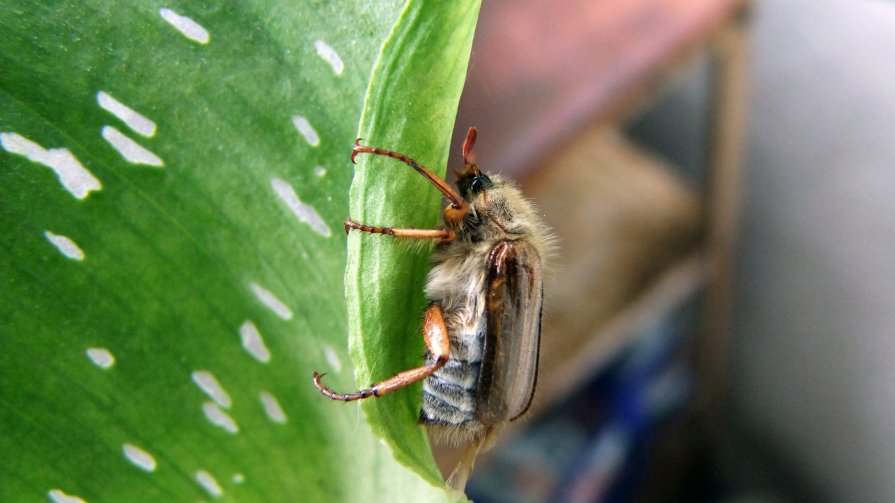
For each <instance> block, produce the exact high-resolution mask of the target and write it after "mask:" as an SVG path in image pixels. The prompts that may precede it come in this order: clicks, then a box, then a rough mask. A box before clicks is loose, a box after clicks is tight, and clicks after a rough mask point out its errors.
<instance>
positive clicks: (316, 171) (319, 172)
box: [314, 166, 326, 177]
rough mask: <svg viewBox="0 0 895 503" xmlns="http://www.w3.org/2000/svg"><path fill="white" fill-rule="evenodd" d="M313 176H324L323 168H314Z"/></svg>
mask: <svg viewBox="0 0 895 503" xmlns="http://www.w3.org/2000/svg"><path fill="white" fill-rule="evenodd" d="M314 174H315V175H317V176H321V177H322V176H324V175H326V168H324V167H323V166H317V167H316V168H314Z"/></svg>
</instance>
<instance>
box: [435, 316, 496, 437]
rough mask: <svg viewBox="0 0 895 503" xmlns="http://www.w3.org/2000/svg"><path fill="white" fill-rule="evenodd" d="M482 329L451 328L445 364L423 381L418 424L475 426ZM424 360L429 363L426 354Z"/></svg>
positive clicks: (472, 327)
mask: <svg viewBox="0 0 895 503" xmlns="http://www.w3.org/2000/svg"><path fill="white" fill-rule="evenodd" d="M449 330H450V328H449ZM483 330H484V326H483V324H482V323H477V324H475V323H474V324H472V326H468V325H467V326H466V327H463V328H460V329H456V327H455V331H454V332H453V333H452V334H451V352H450V358H449V359H448V362H447V364H445V365H444V366H443V367H442V368H440V369H438V370H437V371H436V372H435V373H434V374H432V375H431V376H429V377H428V378H426V380H425V381H423V404H422V411H421V412H420V422H421V423H424V424H433V425H444V426H461V427H469V426H478V424H479V423H478V419H477V418H476V387H477V385H478V380H479V370H480V369H481V366H482V345H483V340H484V339H483V337H484V333H483V332H482V331H483ZM427 360H431V357H430V356H429V355H427Z"/></svg>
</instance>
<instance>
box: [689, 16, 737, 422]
mask: <svg viewBox="0 0 895 503" xmlns="http://www.w3.org/2000/svg"><path fill="white" fill-rule="evenodd" d="M747 24H748V23H747V15H746V13H745V12H744V13H743V14H742V15H740V16H737V17H735V18H733V19H732V20H731V21H730V22H728V23H726V24H725V25H724V26H723V27H722V28H721V30H720V33H718V35H717V38H716V40H715V41H714V44H713V47H712V49H713V52H712V57H713V61H712V96H711V100H712V103H711V107H710V114H711V117H710V123H709V124H710V128H711V129H710V133H709V134H710V138H709V149H710V150H709V153H708V160H709V169H708V170H707V179H706V186H705V187H706V196H705V213H704V215H705V218H706V222H705V229H706V241H707V242H706V262H707V266H708V273H709V280H708V285H707V291H706V303H705V317H704V320H703V323H704V334H703V336H704V337H705V338H704V340H703V342H702V344H700V345H699V347H700V350H699V351H700V354H698V355H697V362H698V363H697V364H698V366H699V372H700V378H701V380H702V382H701V386H702V387H703V389H702V391H701V393H700V396H698V397H697V400H698V406H699V407H700V409H704V408H708V407H712V406H713V405H715V404H716V403H717V401H718V398H719V397H720V394H721V392H722V391H723V389H724V387H725V376H726V372H725V367H726V365H727V353H728V336H729V332H730V324H731V323H730V321H731V296H732V291H731V286H732V277H733V255H734V246H735V241H736V235H737V221H738V218H739V207H740V184H741V170H742V164H743V150H744V140H745V122H746V117H745V115H746V94H747V91H746V80H747V59H748V45H749V41H748V36H747V35H748V34H747V29H748V26H747Z"/></svg>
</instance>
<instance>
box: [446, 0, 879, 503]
mask: <svg viewBox="0 0 895 503" xmlns="http://www.w3.org/2000/svg"><path fill="white" fill-rule="evenodd" d="M457 124H458V128H457V131H455V134H454V144H459V143H460V142H461V141H462V138H463V137H464V135H465V131H466V128H467V127H468V126H470V125H475V126H477V127H478V128H479V142H478V144H477V146H476V155H477V161H478V163H479V164H480V165H481V166H482V167H484V168H485V169H489V170H492V171H499V172H504V173H509V174H511V175H512V176H514V177H515V178H517V179H518V180H520V182H521V183H522V185H523V186H524V189H525V191H526V193H527V194H528V195H529V196H530V197H532V198H533V199H535V201H536V202H537V203H538V205H539V207H540V208H541V209H542V210H543V212H544V214H545V216H546V218H547V219H548V220H549V221H550V223H551V225H553V226H554V227H555V229H556V231H557V234H558V236H559V238H560V243H561V250H562V251H561V253H560V255H559V256H558V257H557V258H556V259H555V260H554V261H553V267H552V269H553V273H552V275H551V279H550V281H549V282H548V284H547V307H546V311H545V322H544V328H543V332H542V348H541V374H540V375H539V387H538V391H537V393H536V396H535V402H534V406H533V409H532V411H531V413H530V414H529V416H528V417H527V418H526V419H525V420H523V421H520V422H518V424H515V423H514V424H513V426H512V427H511V428H510V430H509V431H508V432H507V434H506V435H505V436H504V438H503V440H502V441H501V442H500V443H499V444H498V445H497V446H496V447H495V448H494V449H493V450H492V451H491V452H490V453H489V454H488V455H487V456H484V457H482V458H481V459H480V461H479V465H478V467H477V471H476V473H475V475H474V477H473V479H472V480H471V482H470V486H469V493H470V496H471V497H472V498H473V499H475V501H477V502H482V503H484V502H527V501H531V502H536V501H575V502H598V501H736V502H746V501H749V502H786V501H820V502H838V501H849V502H864V501H866V502H883V501H895V477H893V476H892V474H893V473H895V333H893V327H895V309H893V308H892V304H893V285H895V198H893V197H891V196H892V194H893V193H895V171H893V169H895V2H891V1H884V0H877V1H870V0H868V1H859V0H853V1H850V2H837V1H833V0H789V1H784V0H761V1H756V2H749V1H743V0H702V1H698V0H601V1H585V0H575V1H569V2H563V3H562V4H561V7H560V5H558V4H556V3H552V2H549V1H548V0H519V1H517V2H512V3H510V2H485V4H484V6H483V10H482V14H481V21H480V24H479V28H478V31H477V34H476V42H475V46H474V48H473V59H472V64H471V67H470V72H469V77H468V83H467V87H466V90H465V92H464V97H463V100H462V102H461V110H460V116H459V118H458V122H457ZM457 162H458V161H457V160H456V159H455V160H454V162H453V164H452V165H454V166H456V165H457ZM438 454H439V461H440V463H441V464H442V466H443V467H449V466H451V463H452V462H453V460H454V459H455V456H456V453H454V452H452V451H450V450H447V449H445V450H442V451H441V452H439V453H438Z"/></svg>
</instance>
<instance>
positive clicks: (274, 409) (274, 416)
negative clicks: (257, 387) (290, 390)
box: [259, 391, 286, 424]
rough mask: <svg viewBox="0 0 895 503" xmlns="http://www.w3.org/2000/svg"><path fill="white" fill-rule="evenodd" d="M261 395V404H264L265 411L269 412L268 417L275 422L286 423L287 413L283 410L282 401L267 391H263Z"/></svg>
mask: <svg viewBox="0 0 895 503" xmlns="http://www.w3.org/2000/svg"><path fill="white" fill-rule="evenodd" d="M259 396H260V397H261V405H263V406H264V413H265V414H267V417H269V418H270V420H271V421H273V422H275V423H280V424H283V423H285V422H286V413H285V412H283V408H282V407H280V402H278V401H277V399H276V397H275V396H273V395H271V394H270V393H268V392H267V391H262V392H261V393H260V395H259Z"/></svg>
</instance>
